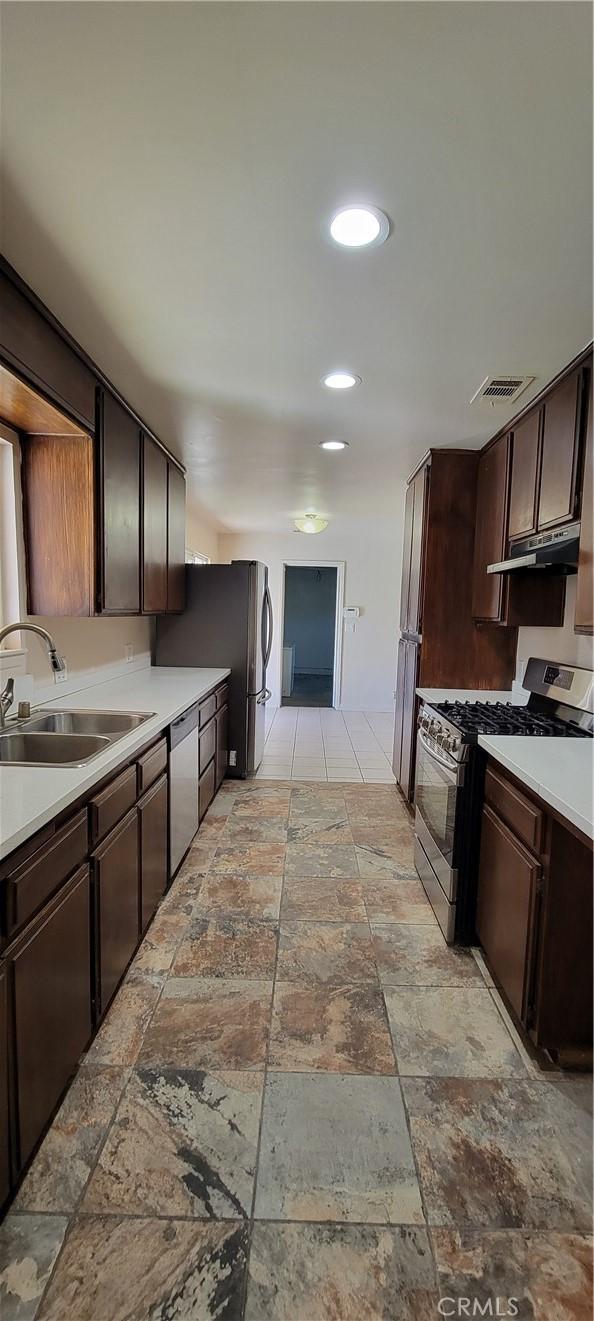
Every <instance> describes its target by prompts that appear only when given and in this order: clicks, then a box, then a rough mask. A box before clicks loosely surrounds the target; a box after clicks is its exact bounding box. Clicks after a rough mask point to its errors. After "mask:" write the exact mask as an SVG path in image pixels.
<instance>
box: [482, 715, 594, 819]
mask: <svg viewBox="0 0 594 1321" xmlns="http://www.w3.org/2000/svg"><path fill="white" fill-rule="evenodd" d="M478 741H479V744H480V746H481V748H484V749H485V751H486V752H488V753H489V755H490V756H491V757H494V758H495V760H496V761H498V762H500V763H501V765H502V766H505V768H506V770H508V771H510V772H511V774H512V775H515V776H517V778H518V780H521V781H522V784H525V785H526V788H527V789H531V790H532V792H533V793H535V794H537V795H538V797H539V798H542V799H543V802H545V803H548V804H549V806H550V807H554V808H555V809H556V811H557V812H559V813H560V815H561V816H564V817H566V819H567V820H568V821H571V822H572V823H573V825H574V826H577V827H578V829H579V830H582V831H583V832H584V834H585V835H587V836H588V837H589V839H594V821H593V818H594V811H593V801H592V799H593V789H594V783H593V781H594V776H593V765H594V741H593V740H592V739H590V738H575V739H573V738H530V737H529V736H524V735H521V736H520V737H515V736H514V735H513V734H512V735H503V734H499V735H496V736H493V735H488V734H479V739H478Z"/></svg>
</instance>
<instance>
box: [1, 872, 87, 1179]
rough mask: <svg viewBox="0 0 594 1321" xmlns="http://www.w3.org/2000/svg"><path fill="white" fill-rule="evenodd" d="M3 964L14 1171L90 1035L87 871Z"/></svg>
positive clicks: (30, 1147) (46, 911) (37, 921)
mask: <svg viewBox="0 0 594 1321" xmlns="http://www.w3.org/2000/svg"><path fill="white" fill-rule="evenodd" d="M6 960H7V963H8V964H9V966H10V976H11V979H12V1001H13V1011H14V1028H15V1061H16V1084H17V1098H18V1099H17V1123H18V1145H19V1158H20V1165H21V1166H22V1165H24V1163H25V1161H26V1160H27V1158H28V1157H29V1156H30V1154H31V1151H32V1150H33V1147H34V1146H35V1143H36V1142H37V1140H38V1139H39V1138H40V1137H41V1134H42V1132H43V1130H44V1128H45V1125H46V1124H47V1122H48V1120H49V1119H50V1117H51V1114H52V1111H53V1110H54V1108H55V1106H56V1105H57V1103H58V1101H59V1100H60V1097H61V1095H62V1092H63V1091H64V1088H65V1087H66V1084H67V1082H68V1080H69V1078H70V1077H71V1075H72V1073H73V1072H74V1070H75V1068H76V1065H77V1062H78V1059H79V1057H80V1055H81V1054H82V1052H83V1050H84V1049H85V1047H86V1045H87V1044H88V1041H89V1037H90V1035H91V976H90V972H91V945H90V903H89V869H88V867H87V866H84V867H81V868H80V870H79V871H78V872H76V874H75V875H74V876H73V878H72V880H71V881H69V883H68V885H67V886H65V888H64V889H63V890H62V891H60V894H59V896H58V897H57V898H56V899H55V900H54V902H53V903H52V904H50V905H48V907H47V908H46V909H43V911H42V913H40V914H39V916H38V917H37V918H35V920H34V921H33V922H32V923H31V924H30V926H28V927H27V928H26V930H25V931H24V932H23V934H22V935H21V936H20V937H19V939H18V940H17V941H16V942H15V944H14V945H13V946H11V948H10V949H9V950H7V951H6Z"/></svg>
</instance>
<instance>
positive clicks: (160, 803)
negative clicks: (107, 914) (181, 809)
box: [138, 775, 168, 931]
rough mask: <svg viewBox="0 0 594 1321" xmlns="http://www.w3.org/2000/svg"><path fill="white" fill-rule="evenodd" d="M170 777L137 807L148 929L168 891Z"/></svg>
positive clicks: (144, 914)
mask: <svg viewBox="0 0 594 1321" xmlns="http://www.w3.org/2000/svg"><path fill="white" fill-rule="evenodd" d="M167 821H168V814H167V776H166V775H162V776H161V779H160V780H157V783H156V784H154V785H153V787H152V789H149V791H148V793H146V794H145V795H144V798H141V800H140V802H139V804H138V824H139V842H140V926H141V930H142V931H144V930H145V928H146V927H147V926H148V924H149V922H150V920H151V917H152V916H153V913H154V912H155V909H156V907H157V904H158V903H159V900H160V898H161V896H162V895H163V894H164V893H165V890H166V888H167Z"/></svg>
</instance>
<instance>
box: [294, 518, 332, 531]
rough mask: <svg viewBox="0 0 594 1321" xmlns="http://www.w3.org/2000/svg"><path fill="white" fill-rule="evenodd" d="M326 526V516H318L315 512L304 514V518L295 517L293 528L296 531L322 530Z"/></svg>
mask: <svg viewBox="0 0 594 1321" xmlns="http://www.w3.org/2000/svg"><path fill="white" fill-rule="evenodd" d="M327 527H328V520H327V519H326V518H319V517H318V515H317V514H306V515H305V518H296V519H295V530H296V531H297V532H310V533H311V532H323V531H324V528H327Z"/></svg>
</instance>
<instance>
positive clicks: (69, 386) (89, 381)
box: [0, 270, 95, 429]
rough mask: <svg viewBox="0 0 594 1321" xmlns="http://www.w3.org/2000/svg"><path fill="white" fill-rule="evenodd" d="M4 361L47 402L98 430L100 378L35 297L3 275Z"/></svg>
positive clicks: (0, 353)
mask: <svg viewBox="0 0 594 1321" xmlns="http://www.w3.org/2000/svg"><path fill="white" fill-rule="evenodd" d="M0 306H1V307H2V316H1V318H0V358H2V360H3V362H5V363H6V364H7V365H8V366H9V367H11V368H13V369H14V371H15V373H16V375H17V377H22V378H23V379H24V380H26V381H27V382H29V383H30V384H31V385H32V386H33V387H34V388H36V389H37V390H39V391H40V393H41V394H42V395H43V396H45V398H48V399H51V400H52V401H53V402H54V403H56V404H57V405H58V407H59V408H62V409H64V410H65V411H66V413H67V414H68V415H69V416H70V417H73V418H75V419H76V420H77V422H80V423H82V424H83V426H85V427H87V428H91V429H92V428H93V426H94V425H95V378H94V376H93V373H92V372H91V371H90V369H89V367H88V366H87V365H86V363H85V362H83V361H82V360H81V358H80V357H79V356H78V354H77V353H76V351H75V349H74V348H73V347H72V346H71V345H70V343H68V341H67V340H66V339H65V338H63V334H64V333H65V332H63V333H62V334H61V333H60V330H59V329H58V323H57V322H55V319H53V318H52V321H53V324H52V321H50V320H48V317H47V315H46V314H44V313H42V312H41V311H40V304H38V302H37V300H35V296H34V295H33V294H31V291H30V290H27V289H26V286H25V285H24V283H23V282H22V281H20V280H19V278H18V276H17V275H16V272H12V273H11V275H10V276H9V275H8V274H7V272H6V271H5V270H0Z"/></svg>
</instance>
